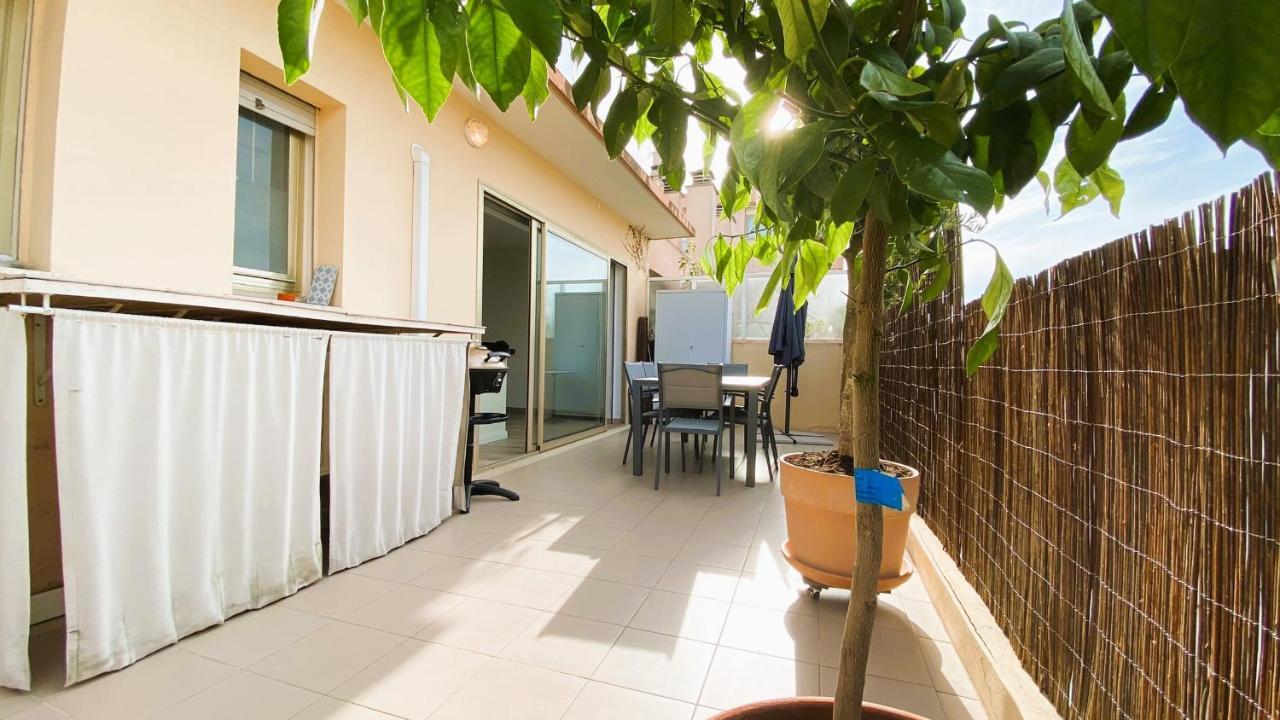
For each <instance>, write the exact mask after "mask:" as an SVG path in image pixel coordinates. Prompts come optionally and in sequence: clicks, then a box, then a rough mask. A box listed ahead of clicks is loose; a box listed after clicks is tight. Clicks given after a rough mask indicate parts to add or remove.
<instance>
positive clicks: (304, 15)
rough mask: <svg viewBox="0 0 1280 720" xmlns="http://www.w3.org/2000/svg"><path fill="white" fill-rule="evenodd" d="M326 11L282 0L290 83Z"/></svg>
mask: <svg viewBox="0 0 1280 720" xmlns="http://www.w3.org/2000/svg"><path fill="white" fill-rule="evenodd" d="M322 12H324V0H280V5H279V7H277V8H276V32H277V34H278V35H279V41H280V55H281V56H282V57H283V58H284V81H285V82H286V83H288V84H290V85H292V84H293V83H294V82H296V81H297V80H298V78H300V77H302V76H303V75H304V74H306V72H307V71H308V70H310V69H311V53H312V52H313V51H314V50H315V41H316V31H317V30H319V29H320V14H321V13H322ZM1255 127H1256V126H1255Z"/></svg>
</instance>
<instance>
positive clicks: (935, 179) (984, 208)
mask: <svg viewBox="0 0 1280 720" xmlns="http://www.w3.org/2000/svg"><path fill="white" fill-rule="evenodd" d="M875 134H876V136H877V137H878V138H879V139H880V141H881V145H882V147H883V149H884V151H885V153H886V154H887V155H888V156H889V159H890V160H891V161H892V162H893V167H894V169H895V170H897V172H898V176H899V177H901V178H902V181H903V182H904V183H905V184H906V185H907V187H909V188H911V189H912V190H915V191H916V192H918V193H920V194H922V195H927V196H928V197H931V198H934V199H936V200H950V201H952V202H962V203H965V204H966V205H968V206H969V207H972V208H973V209H975V210H977V211H978V212H980V213H982V214H984V215H985V214H986V213H987V212H988V211H989V210H991V206H992V204H993V203H994V202H995V185H994V184H993V183H992V181H991V177H990V176H989V175H987V174H986V173H984V172H982V171H981V170H979V169H978V168H975V167H972V166H970V165H967V164H965V163H964V161H962V160H960V158H957V157H956V156H955V155H954V154H952V152H951V151H950V150H948V149H946V148H944V147H942V146H941V145H939V144H938V143H936V142H934V141H932V140H929V139H927V138H923V137H920V136H919V135H917V134H915V133H914V132H912V131H911V130H908V129H906V128H903V127H901V126H898V125H883V126H881V127H879V128H876V130H875Z"/></svg>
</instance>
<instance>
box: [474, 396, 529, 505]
mask: <svg viewBox="0 0 1280 720" xmlns="http://www.w3.org/2000/svg"><path fill="white" fill-rule="evenodd" d="M468 413H469V414H470V418H469V419H468V420H467V457H466V459H465V460H464V461H463V465H462V467H463V470H462V487H463V491H464V492H465V494H466V499H465V500H464V502H465V504H464V505H463V507H462V512H463V513H464V514H465V513H469V512H471V496H472V495H496V496H498V497H504V498H506V499H508V500H519V499H520V496H519V495H517V494H516V493H515V491H513V490H508V489H506V488H504V487H501V486H499V485H498V483H497V482H495V481H493V480H474V481H473V480H472V479H471V471H472V467H473V466H474V463H475V453H476V426H477V425H492V424H494V423H500V422H506V421H507V416H506V414H505V413H479V414H476V396H475V393H472V394H471V403H470V406H469V407H468Z"/></svg>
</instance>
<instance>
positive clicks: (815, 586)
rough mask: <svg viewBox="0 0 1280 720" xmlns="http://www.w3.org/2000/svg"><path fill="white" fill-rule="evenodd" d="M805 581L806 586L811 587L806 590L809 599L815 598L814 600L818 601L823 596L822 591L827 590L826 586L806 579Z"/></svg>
mask: <svg viewBox="0 0 1280 720" xmlns="http://www.w3.org/2000/svg"><path fill="white" fill-rule="evenodd" d="M804 581H805V584H807V585H808V586H809V587H808V588H807V589H806V592H808V593H809V597H811V598H813V599H814V600H817V599H818V598H819V597H820V596H821V595H822V591H823V590H826V589H827V586H826V585H823V584H822V583H819V582H815V581H813V580H810V579H809V578H805V579H804Z"/></svg>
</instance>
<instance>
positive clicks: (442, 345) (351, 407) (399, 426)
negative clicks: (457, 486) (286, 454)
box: [329, 333, 467, 571]
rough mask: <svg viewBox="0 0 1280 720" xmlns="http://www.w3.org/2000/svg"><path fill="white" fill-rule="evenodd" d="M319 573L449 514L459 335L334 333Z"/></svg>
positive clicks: (367, 555)
mask: <svg viewBox="0 0 1280 720" xmlns="http://www.w3.org/2000/svg"><path fill="white" fill-rule="evenodd" d="M330 352H331V355H330V360H329V518H330V523H329V569H330V571H335V570H342V569H344V568H348V567H353V566H355V565H359V564H360V563H362V562H364V561H366V560H369V559H371V558H375V557H378V556H380V555H384V554H386V553H387V552H389V551H391V550H392V549H394V548H396V547H399V546H400V545H403V544H404V543H406V542H408V541H409V540H412V539H413V538H415V537H418V536H420V535H423V534H425V533H427V532H428V531H429V530H431V529H432V528H434V527H436V526H437V525H439V524H440V523H441V522H443V521H444V520H445V518H447V517H449V515H450V514H451V513H452V511H453V502H452V486H453V476H454V470H455V469H456V465H457V455H458V445H459V442H458V433H459V428H460V427H461V423H462V411H463V390H464V387H465V383H466V372H467V341H466V340H465V339H448V338H429V337H416V336H412V337H406V336H400V337H391V336H387V335H363V334H354V333H334V334H333V339H332V342H331V346H330Z"/></svg>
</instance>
